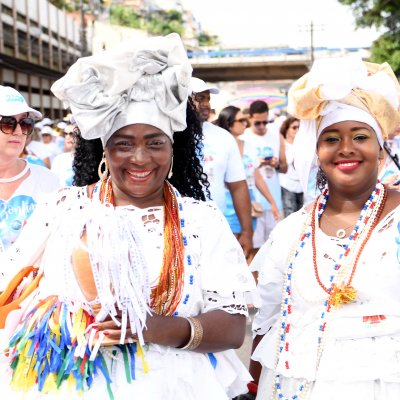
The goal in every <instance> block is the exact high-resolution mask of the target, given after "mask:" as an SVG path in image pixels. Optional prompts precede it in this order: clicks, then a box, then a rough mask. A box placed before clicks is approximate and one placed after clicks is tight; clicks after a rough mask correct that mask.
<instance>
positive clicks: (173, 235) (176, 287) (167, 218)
mask: <svg viewBox="0 0 400 400" xmlns="http://www.w3.org/2000/svg"><path fill="white" fill-rule="evenodd" d="M99 196H100V201H101V202H102V203H104V204H111V205H113V206H115V202H114V195H113V190H112V185H111V182H109V179H107V180H104V181H103V182H102V184H101V187H100V194H99ZM183 248H184V246H183V238H182V233H181V229H180V219H179V213H178V202H177V199H176V196H175V193H174V190H173V188H172V186H171V185H170V184H169V183H168V182H167V181H165V183H164V254H163V264H162V268H161V274H160V276H159V281H158V284H157V285H156V286H155V287H153V288H152V289H151V295H150V307H151V309H152V310H153V311H154V312H155V313H156V314H159V315H169V316H170V315H172V314H173V313H174V312H175V310H176V309H177V307H178V305H179V303H180V301H181V298H182V292H183V286H184V280H183V276H184V261H183V259H184V256H183V253H184V251H183Z"/></svg>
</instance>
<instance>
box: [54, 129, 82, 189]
mask: <svg viewBox="0 0 400 400" xmlns="http://www.w3.org/2000/svg"><path fill="white" fill-rule="evenodd" d="M64 135H65V136H64V152H63V153H61V154H58V155H57V156H55V158H54V160H53V163H52V164H51V170H52V172H53V173H54V174H55V175H57V177H58V179H59V181H60V184H61V186H71V185H72V183H73V179H74V171H73V168H72V164H73V162H74V155H75V148H76V140H75V139H76V138H75V133H74V125H67V126H66V127H65V129H64Z"/></svg>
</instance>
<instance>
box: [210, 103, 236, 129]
mask: <svg viewBox="0 0 400 400" xmlns="http://www.w3.org/2000/svg"><path fill="white" fill-rule="evenodd" d="M239 111H240V108H238V107H235V106H228V107H225V108H223V109H222V110H221V112H220V113H219V115H218V118H217V119H216V120H215V125H218V126H219V127H221V128H224V129H226V130H227V131H230V128H231V127H232V126H233V124H234V123H235V118H236V115H237V113H238V112H239Z"/></svg>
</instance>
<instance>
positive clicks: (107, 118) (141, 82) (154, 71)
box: [51, 33, 192, 147]
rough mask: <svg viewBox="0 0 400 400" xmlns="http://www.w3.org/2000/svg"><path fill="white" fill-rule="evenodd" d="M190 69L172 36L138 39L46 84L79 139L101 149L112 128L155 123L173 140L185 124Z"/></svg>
mask: <svg viewBox="0 0 400 400" xmlns="http://www.w3.org/2000/svg"><path fill="white" fill-rule="evenodd" d="M191 74H192V67H191V65H190V63H189V60H188V58H187V55H186V51H185V49H184V47H183V44H182V41H181V39H180V37H179V35H178V34H176V33H171V34H170V35H168V36H165V37H151V38H145V39H140V40H138V41H137V42H130V43H126V44H124V45H122V46H121V47H120V48H118V49H116V50H114V51H104V52H102V53H99V54H97V55H94V56H90V57H84V58H80V59H79V60H78V61H77V62H76V63H75V64H74V65H72V66H71V68H70V69H69V70H68V72H67V73H66V74H65V75H64V76H63V77H62V78H61V79H59V80H58V81H56V82H55V83H54V84H53V86H52V87H51V90H52V92H53V93H54V94H55V95H56V96H57V97H58V98H59V99H60V100H61V101H62V102H63V103H64V106H65V107H70V108H71V112H72V114H73V116H74V119H75V121H76V124H77V125H78V127H79V129H80V131H81V135H82V137H84V138H85V139H89V140H90V139H95V138H101V140H102V143H103V147H105V145H106V143H107V141H108V139H109V138H110V137H111V135H112V134H113V133H114V132H116V131H117V130H118V129H120V128H122V127H124V126H127V125H130V124H135V123H142V124H148V125H152V126H155V127H157V128H159V129H160V130H162V131H163V132H164V133H165V134H167V135H168V137H169V138H170V139H171V141H172V139H173V133H174V132H179V131H183V130H184V129H185V128H186V106H187V99H188V96H189V84H190V77H191Z"/></svg>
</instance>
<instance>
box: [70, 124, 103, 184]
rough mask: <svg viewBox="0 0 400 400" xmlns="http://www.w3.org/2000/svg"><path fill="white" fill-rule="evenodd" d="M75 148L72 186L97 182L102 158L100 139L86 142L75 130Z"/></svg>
mask: <svg viewBox="0 0 400 400" xmlns="http://www.w3.org/2000/svg"><path fill="white" fill-rule="evenodd" d="M75 132H76V133H77V134H76V138H75V140H76V148H75V155H74V161H73V164H72V169H73V171H74V179H73V181H72V184H73V185H74V186H85V185H90V184H92V183H95V182H97V181H98V180H99V174H98V167H99V163H100V161H101V159H102V157H103V144H102V143H101V140H100V139H93V140H86V139H84V138H83V137H82V136H81V135H80V133H79V132H77V131H76V130H75Z"/></svg>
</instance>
